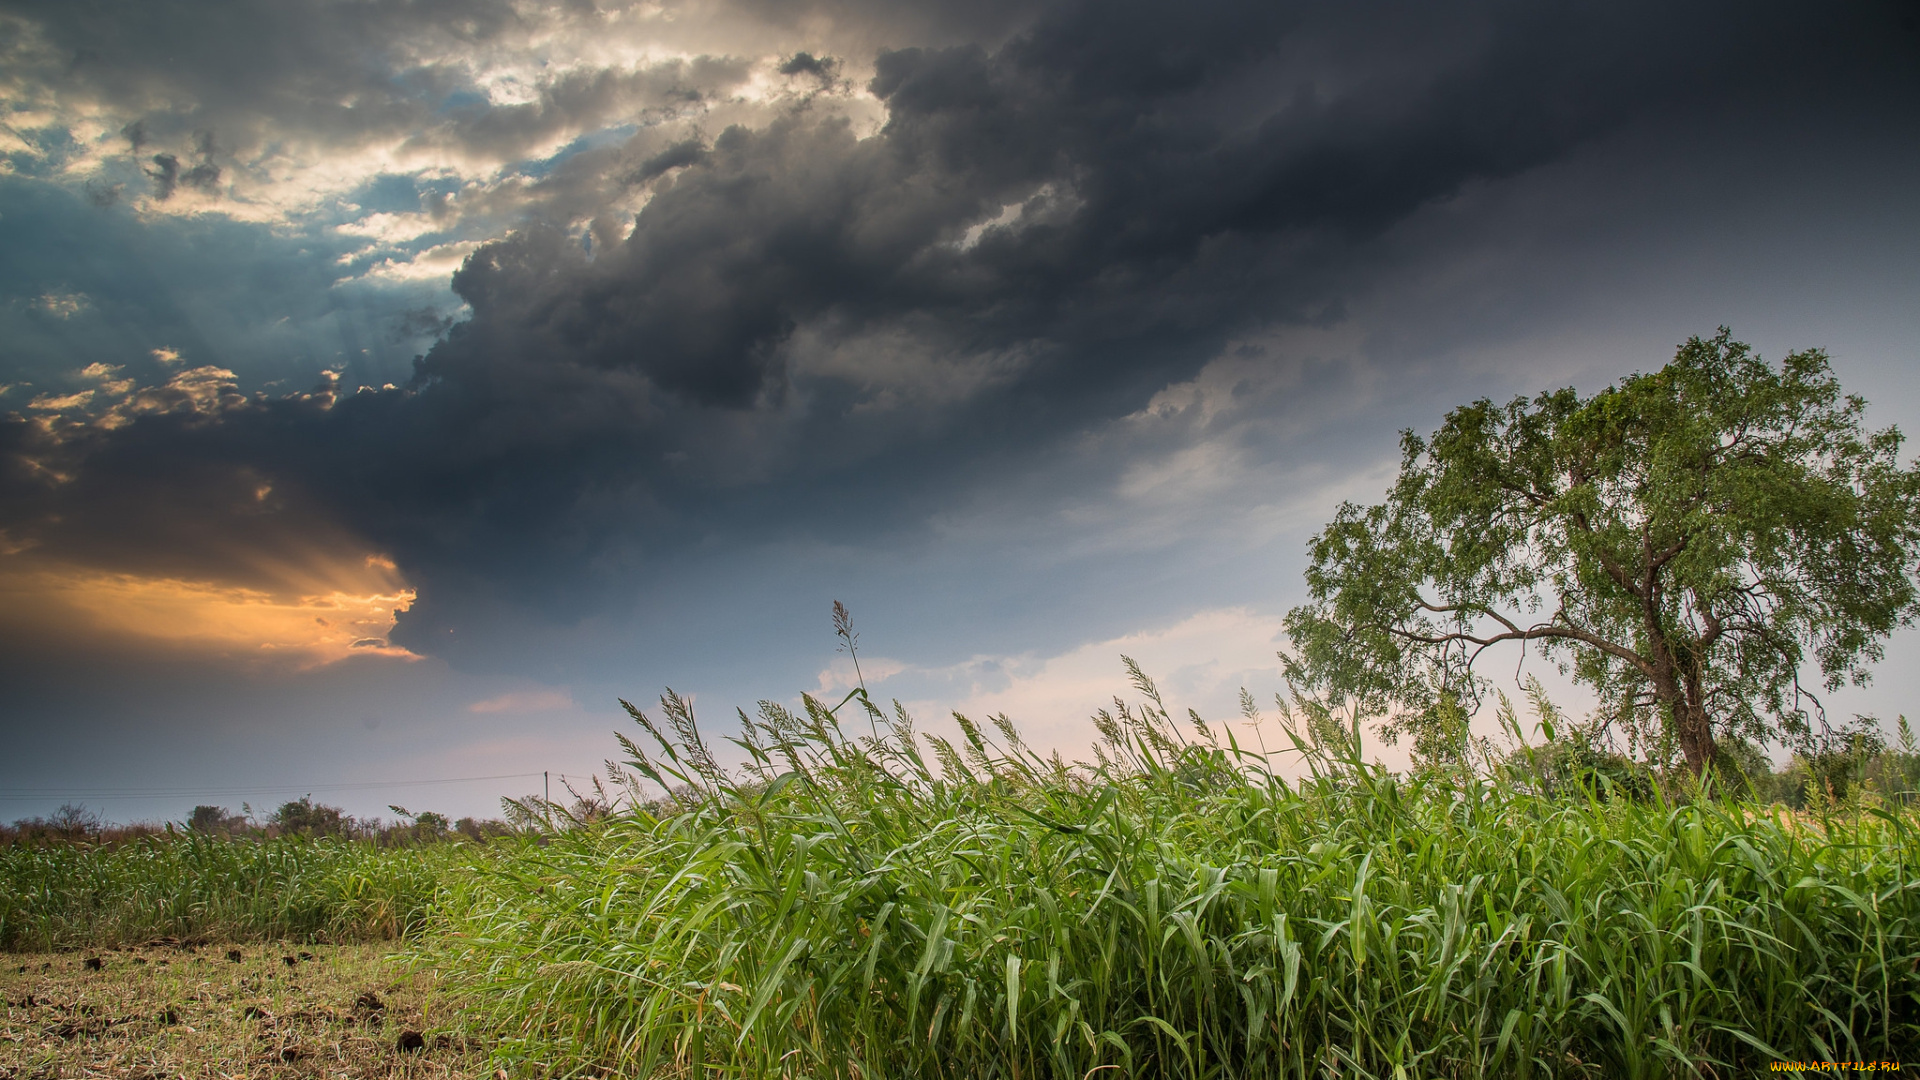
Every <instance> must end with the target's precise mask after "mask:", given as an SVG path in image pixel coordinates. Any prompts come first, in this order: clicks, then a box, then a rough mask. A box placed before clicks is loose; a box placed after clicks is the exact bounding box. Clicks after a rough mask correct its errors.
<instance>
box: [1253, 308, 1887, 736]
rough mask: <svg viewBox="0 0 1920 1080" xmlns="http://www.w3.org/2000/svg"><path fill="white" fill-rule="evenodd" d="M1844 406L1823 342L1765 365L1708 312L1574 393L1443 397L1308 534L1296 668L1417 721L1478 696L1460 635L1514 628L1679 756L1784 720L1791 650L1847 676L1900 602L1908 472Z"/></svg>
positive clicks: (1311, 682) (1798, 711) (1470, 647)
mask: <svg viewBox="0 0 1920 1080" xmlns="http://www.w3.org/2000/svg"><path fill="white" fill-rule="evenodd" d="M1864 409H1865V403H1864V402H1862V401H1861V400H1860V399H1859V398H1857V397H1851V396H1843V395H1842V394H1841V392H1840V387H1839V383H1838V382H1837V381H1836V380H1835V379H1834V377H1833V375H1832V372H1831V369H1830V367H1829V364H1828V361H1827V357H1826V354H1825V353H1823V352H1820V351H1819V350H1808V351H1804V352H1796V353H1790V354H1788V355H1787V356H1786V357H1785V358H1784V359H1783V360H1782V361H1781V362H1780V365H1779V367H1777V368H1776V367H1774V366H1771V365H1769V364H1767V363H1766V362H1764V361H1763V360H1761V359H1760V358H1759V357H1758V356H1756V355H1754V354H1753V353H1752V351H1751V350H1750V349H1749V348H1748V347H1747V346H1746V345H1743V344H1741V343H1739V342H1736V341H1733V340H1732V339H1731V337H1730V335H1729V333H1728V331H1727V330H1726V329H1725V328H1722V329H1721V331H1720V333H1719V334H1718V336H1716V337H1713V338H1711V339H1702V338H1697V337H1696V338H1691V339H1689V340H1688V341H1687V343H1686V344H1685V345H1683V346H1681V347H1680V349H1679V351H1678V352H1677V353H1676V355H1675V356H1674V359H1673V361H1672V362H1671V363H1669V364H1668V365H1667V366H1666V367H1664V368H1662V369H1660V370H1659V371H1656V372H1653V373H1651V374H1643V375H1633V376H1630V377H1628V378H1626V379H1623V380H1622V381H1621V382H1620V383H1619V384H1618V385H1616V386H1612V387H1608V388H1607V389H1605V390H1603V391H1601V392H1600V393H1598V394H1596V395H1594V396H1593V397H1590V398H1582V397H1580V395H1579V394H1577V393H1576V392H1575V391H1573V390H1571V389H1567V390H1558V391H1553V392H1549V393H1543V394H1541V395H1540V396H1538V397H1536V398H1534V399H1533V400H1532V401H1528V400H1526V399H1524V398H1517V399H1515V400H1513V401H1512V402H1510V403H1508V404H1507V405H1505V406H1499V405H1495V404H1494V403H1493V402H1491V401H1488V400H1484V399H1483V400H1481V401H1477V402H1474V403H1473V404H1471V405H1467V406H1463V407H1461V408H1458V409H1455V410H1454V411H1452V412H1451V413H1449V414H1448V415H1447V417H1446V420H1445V423H1444V424H1443V425H1442V426H1441V428H1440V429H1439V430H1438V431H1436V432H1435V433H1434V434H1433V435H1432V437H1431V438H1428V439H1421V438H1419V437H1417V436H1415V435H1414V434H1413V433H1412V432H1411V431H1409V432H1406V433H1404V434H1403V436H1402V446H1401V449H1402V457H1401V468H1400V476H1399V479H1398V481H1397V482H1396V484H1395V485H1394V488H1393V490H1392V491H1391V493H1390V494H1389V496H1388V498H1387V501H1386V502H1385V503H1382V504H1380V505H1377V506H1369V507H1361V506H1356V505H1354V504H1351V503H1348V504H1345V505H1343V506H1341V507H1340V509H1339V511H1338V513H1337V514H1336V515H1335V518H1334V520H1333V522H1332V523H1331V524H1329V525H1328V526H1327V527H1326V529H1325V530H1324V531H1323V532H1322V533H1321V534H1320V535H1319V536H1317V537H1315V538H1314V540H1313V543H1312V547H1311V555H1312V564H1311V567H1310V568H1309V570H1308V572H1307V583H1308V586H1309V589H1310V592H1311V596H1312V602H1311V603H1309V604H1307V605H1305V606H1303V607H1300V608H1297V609H1295V610H1294V611H1293V612H1292V613H1291V614H1290V615H1289V617H1288V629H1289V632H1290V634H1291V636H1292V640H1293V643H1294V650H1295V657H1294V659H1295V660H1296V661H1297V667H1296V675H1297V676H1298V677H1299V678H1300V679H1302V680H1303V681H1304V683H1305V684H1306V685H1308V686H1309V687H1311V688H1312V689H1314V690H1315V691H1318V692H1324V693H1327V694H1330V695H1332V696H1333V697H1334V698H1335V699H1336V700H1340V699H1344V698H1352V699H1353V700H1354V701H1356V702H1357V703H1358V704H1359V706H1360V707H1361V708H1363V709H1364V710H1366V711H1368V712H1369V713H1371V714H1373V715H1376V716H1380V717H1384V718H1386V722H1385V725H1384V732H1385V733H1386V734H1387V735H1388V736H1389V737H1394V736H1397V735H1399V734H1402V733H1412V734H1413V735H1414V736H1415V738H1416V739H1419V738H1420V737H1421V733H1422V732H1423V731H1425V730H1428V729H1431V728H1434V727H1436V726H1439V727H1444V724H1445V718H1446V715H1447V712H1448V710H1449V709H1450V708H1452V709H1457V708H1458V707H1460V703H1463V702H1464V703H1468V704H1472V703H1476V702H1478V700H1479V698H1480V694H1481V692H1482V690H1483V688H1484V687H1483V683H1482V681H1481V680H1480V679H1478V678H1477V677H1476V675H1475V674H1474V670H1473V667H1474V662H1475V660H1476V659H1477V658H1478V657H1479V656H1480V655H1481V653H1482V652H1483V651H1484V650H1486V649H1487V648H1489V647H1491V646H1493V645H1497V644H1500V643H1503V642H1520V643H1532V644H1533V645H1535V646H1537V647H1538V648H1540V649H1541V650H1543V651H1544V652H1545V653H1547V654H1548V655H1550V656H1554V657H1557V658H1558V659H1560V660H1561V661H1563V662H1564V663H1566V664H1567V665H1569V666H1570V668H1571V670H1572V672H1573V673H1574V674H1575V675H1576V676H1577V677H1578V678H1579V679H1580V680H1581V681H1583V682H1585V683H1587V684H1589V685H1591V686H1592V687H1594V688H1595V690H1597V691H1598V692H1599V694H1600V697H1601V701H1602V703H1603V710H1602V715H1603V717H1604V718H1605V719H1606V720H1607V722H1608V723H1609V724H1613V725H1618V726H1619V728H1620V729H1622V730H1623V731H1624V732H1625V733H1626V734H1627V735H1628V736H1629V739H1630V742H1631V744H1632V745H1634V746H1637V747H1638V748H1640V749H1641V750H1643V751H1645V752H1648V753H1650V754H1652V755H1654V756H1655V757H1659V758H1665V757H1666V756H1668V755H1669V754H1671V753H1672V752H1673V751H1675V750H1677V751H1678V752H1679V754H1680V756H1682V757H1683V758H1684V759H1685V761H1686V763H1687V765H1688V766H1689V767H1690V768H1691V769H1692V770H1693V771H1694V772H1696V773H1699V772H1701V771H1702V770H1704V769H1705V768H1706V767H1707V765H1708V764H1709V763H1711V762H1712V760H1713V759H1714V749H1713V748H1714V741H1715V738H1716V737H1736V738H1747V739H1750V740H1754V741H1757V742H1766V741H1771V740H1773V739H1776V738H1779V737H1783V736H1784V737H1807V736H1809V735H1811V734H1812V728H1813V726H1814V725H1813V724H1811V723H1810V716H1809V708H1808V697H1807V695H1806V694H1805V691H1804V688H1803V687H1802V685H1801V683H1800V674H1801V671H1802V668H1803V666H1804V665H1806V664H1807V663H1808V662H1809V661H1812V662H1813V663H1814V664H1815V665H1816V666H1817V667H1818V668H1819V670H1820V672H1821V674H1822V677H1823V682H1824V685H1825V686H1826V687H1827V688H1828V689H1834V688H1838V687H1839V686H1841V685H1843V684H1845V683H1848V682H1852V683H1862V682H1864V681H1865V680H1866V679H1867V675H1868V668H1869V667H1870V665H1871V664H1872V663H1874V662H1875V661H1877V660H1879V659H1880V656H1881V649H1882V643H1883V642H1884V641H1885V640H1886V637H1887V635H1888V634H1889V633H1890V632H1891V631H1892V630H1893V629H1895V628H1896V627H1899V626H1904V625H1909V624H1910V623H1911V622H1912V620H1913V617H1914V615H1915V614H1916V612H1920V594H1917V593H1916V590H1915V585H1914V580H1913V568H1914V565H1915V560H1916V554H1917V553H1920V468H1914V467H1908V468H1904V469H1903V468H1902V467H1901V465H1900V461H1899V456H1898V455H1899V448H1900V443H1901V436H1900V433H1899V432H1898V431H1897V430H1894V429H1892V428H1888V429H1886V430H1883V431H1878V432H1869V431H1866V430H1864V429H1863V427H1862V423H1861V420H1862V415H1863V412H1864ZM1813 711H1814V712H1816V713H1817V706H1816V708H1815V709H1814V710H1813Z"/></svg>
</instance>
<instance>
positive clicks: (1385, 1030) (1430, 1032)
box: [438, 677, 1920, 1080]
mask: <svg viewBox="0 0 1920 1080" xmlns="http://www.w3.org/2000/svg"><path fill="white" fill-rule="evenodd" d="M1140 683H1141V687H1142V689H1143V691H1145V692H1146V693H1147V695H1148V700H1147V702H1146V704H1145V705H1144V706H1142V707H1141V708H1139V709H1138V710H1129V709H1125V708H1122V709H1120V710H1119V711H1118V712H1117V714H1102V718H1101V723H1102V728H1103V731H1104V732H1105V736H1106V743H1105V745H1104V746H1103V748H1102V749H1101V751H1100V764H1099V765H1097V766H1095V767H1069V766H1067V765H1066V764H1064V763H1062V762H1060V761H1059V759H1058V758H1057V757H1055V758H1052V759H1042V758H1041V757H1039V756H1038V755H1036V754H1034V753H1032V752H1031V751H1029V750H1027V749H1026V748H1025V747H1024V746H1023V745H1022V744H1021V743H1020V741H1019V738H1018V734H1017V732H1015V731H1014V729H1013V727H1012V725H1011V724H1007V723H1005V722H1004V720H996V722H995V727H997V729H998V730H997V735H998V738H995V737H994V736H995V734H996V733H995V732H993V731H988V730H983V729H982V728H981V727H980V726H978V725H975V724H973V723H971V722H969V721H967V720H965V719H964V718H961V726H962V730H963V731H964V734H965V737H964V739H963V740H962V741H961V742H960V744H959V745H957V746H956V745H950V744H948V743H946V742H945V741H943V740H940V739H938V738H931V739H929V738H926V737H917V736H916V735H915V734H914V733H913V731H912V725H911V723H910V721H909V718H908V717H907V715H906V714H905V712H904V711H903V710H899V709H898V707H897V706H896V709H895V712H894V714H893V715H892V716H891V717H881V716H880V715H879V713H878V711H877V710H871V709H870V710H869V711H870V713H871V716H870V719H869V720H868V721H863V722H862V723H861V724H860V726H861V727H862V728H867V727H869V726H870V725H871V734H864V733H863V734H860V735H849V734H847V733H846V732H844V731H843V730H842V729H841V726H840V723H839V721H838V720H837V718H836V716H835V714H834V712H833V711H831V710H829V709H827V708H825V707H824V706H823V705H821V704H820V703H818V702H816V701H813V700H812V699H807V700H806V701H805V707H804V710H803V711H802V712H800V713H798V714H794V713H791V712H789V711H788V710H786V709H783V708H781V707H780V706H777V705H772V704H764V703H763V705H762V706H761V710H760V714H759V717H758V718H749V717H747V716H746V715H745V714H744V713H742V714H741V717H740V719H741V732H740V734H739V735H738V736H736V737H735V739H734V740H733V741H734V742H736V743H737V744H738V745H739V746H741V747H742V748H744V749H745V751H746V752H747V754H748V755H749V759H750V765H749V767H748V768H747V769H746V770H745V773H744V776H740V777H736V776H729V775H728V774H727V773H725V772H723V771H722V770H721V769H720V768H719V767H718V766H717V765H716V763H715V761H714V759H713V756H712V754H711V752H710V751H709V749H708V747H707V745H706V744H705V743H704V741H703V740H702V738H701V736H700V733H699V731H698V729H697V728H696V726H695V722H694V717H693V714H692V711H691V709H690V708H689V707H688V706H687V704H686V703H685V702H684V701H683V700H681V699H680V698H678V697H676V696H674V695H673V694H671V692H669V694H668V695H667V696H666V697H665V698H664V699H663V706H664V708H665V711H666V725H665V729H664V730H663V729H662V726H661V725H659V724H656V723H655V722H654V721H652V720H651V719H650V718H648V717H647V716H646V715H645V714H643V713H641V712H640V711H639V710H636V709H633V708H632V706H628V709H629V710H630V711H631V712H632V713H633V715H634V717H635V719H636V720H638V721H639V722H640V723H641V724H642V725H643V726H644V727H645V728H646V730H647V731H648V732H649V733H650V734H651V735H652V736H653V737H654V739H655V741H657V743H658V745H659V750H657V751H651V750H650V751H647V752H643V751H642V750H641V748H640V747H639V746H637V745H634V744H633V743H631V742H627V740H625V739H624V738H623V739H622V741H623V743H626V747H627V750H628V753H629V759H630V760H629V765H630V767H631V768H633V769H635V770H637V771H638V772H639V773H640V774H642V775H645V776H647V777H650V778H652V779H654V780H656V781H659V782H661V783H663V784H666V785H671V786H675V787H678V788H679V790H680V791H681V794H680V795H679V797H678V798H677V799H676V801H675V802H674V803H672V804H670V805H665V806H660V805H656V806H654V807H652V808H646V807H641V808H638V809H636V810H635V811H634V812H632V813H631V814H629V815H627V816H625V817H624V818H622V819H620V820H617V821H615V822H613V823H611V824H609V825H607V826H606V827H604V828H602V829H600V830H597V831H592V832H581V833H575V834H570V835H566V836H562V837H559V838H557V839H556V840H555V841H554V842H553V843H552V844H551V845H550V846H548V847H545V848H538V849H536V848H526V849H522V850H520V851H519V852H518V853H517V854H515V855H514V856H512V857H510V858H506V859H503V860H501V861H500V862H499V863H498V864H497V865H495V866H493V867H491V868H489V869H486V870H483V871H481V872H479V873H477V874H475V875H473V876H470V877H467V878H463V879H462V880H461V881H460V882H459V883H458V884H456V885H455V886H454V889H453V892H452V894H451V895H450V897H449V901H448V905H449V906H448V908H447V918H448V923H449V929H450V930H451V931H453V932H452V934H451V935H449V936H447V937H445V938H442V939H438V940H439V946H438V947H439V949H440V951H439V954H438V960H439V962H440V963H441V964H442V966H443V970H445V971H446V972H447V973H448V974H449V975H451V976H452V978H453V980H454V982H455V984H456V985H457V986H459V987H461V988H462V992H463V993H464V994H465V997H466V1001H467V1003H468V1005H469V1006H470V1008H471V1009H473V1010H474V1015H475V1016H477V1017H480V1018H483V1019H485V1020H486V1021H487V1022H490V1023H491V1024H492V1025H494V1026H495V1027H496V1028H497V1029H498V1030H499V1031H500V1032H502V1033H503V1034H504V1035H505V1036H506V1037H507V1042H506V1043H505V1044H504V1046H505V1050H504V1053H506V1054H507V1055H508V1056H509V1057H519V1058H523V1059H526V1060H527V1062H528V1063H530V1064H535V1065H537V1066H538V1067H541V1068H546V1069H553V1070H557V1071H561V1072H566V1071H584V1070H586V1069H588V1068H590V1067H595V1066H605V1067H613V1068H616V1069H619V1070H621V1071H622V1072H623V1073H624V1074H627V1075H640V1076H655V1075H664V1076H704V1075H709V1074H712V1075H729V1076H735V1075H737V1076H751V1077H763V1076H764V1077H771V1076H835V1077H856V1076H857V1077H860V1078H862V1080H866V1078H874V1077H893V1076H897V1077H926V1076H938V1077H988V1076H1005V1077H1060V1078H1063V1080H1064V1078H1068V1077H1072V1078H1076V1080H1077V1078H1084V1077H1088V1076H1096V1075H1098V1074H1099V1073H1100V1072H1102V1071H1103V1070H1106V1071H1115V1070H1117V1072H1118V1074H1121V1075H1129V1076H1164V1077H1194V1078H1201V1077H1241V1076H1246V1077H1255V1076H1258V1077H1306V1076H1316V1077H1319V1076H1330V1075H1338V1076H1371V1077H1393V1078H1401V1077H1409V1076H1422V1077H1430V1076H1458V1077H1467V1076H1488V1075H1501V1076H1516V1077H1527V1076H1607V1077H1628V1078H1634V1077H1656V1076H1678V1075H1688V1076H1692V1075H1725V1072H1724V1070H1726V1069H1728V1068H1751V1067H1754V1066H1755V1065H1756V1064H1759V1065H1762V1067H1764V1063H1765V1062H1766V1061H1768V1060H1770V1059H1772V1058H1822V1059H1856V1060H1857V1059H1866V1058H1877V1057H1881V1056H1887V1055H1897V1054H1898V1052H1899V1051H1900V1050H1901V1049H1902V1048H1908V1049H1911V1048H1913V1047H1916V1046H1920V974H1916V971H1917V970H1920V931H1917V930H1916V916H1920V882H1917V881H1916V880H1915V872H1914V871H1915V868H1916V867H1920V841H1917V840H1916V832H1915V826H1916V824H1920V822H1917V821H1916V819H1915V818H1914V817H1913V816H1912V815H1911V814H1910V813H1907V812H1904V811H1902V812H1883V811H1875V812H1872V813H1869V814H1865V815H1862V816H1857V817H1853V818H1848V819H1845V820H1841V819H1835V820H1828V821H1820V822H1808V821H1802V820H1798V819H1789V818H1785V817H1773V816H1768V815H1767V814H1765V813H1761V812H1757V811H1756V810H1754V809H1753V808H1751V807H1743V806H1738V805H1731V804H1723V803H1717V802H1711V801H1701V802H1695V803H1691V804H1686V805H1670V804H1667V803H1665V802H1661V801H1657V800H1656V801H1648V802H1635V801H1626V800H1615V801H1601V800H1600V799H1599V798H1598V796H1596V795H1589V796H1587V797H1584V798H1580V799H1577V800H1574V801H1566V800H1558V801H1556V800H1551V799H1548V798H1545V797H1543V796H1539V795H1535V794H1530V793H1528V792H1526V791H1523V790H1519V789H1517V788H1515V787H1514V786H1511V785H1509V784H1504V783H1497V782H1491V781H1486V780H1483V779H1480V778H1477V777H1475V776H1473V775H1470V774H1465V773H1456V774H1451V775H1445V776H1430V777H1426V778H1414V779H1407V778H1402V777H1396V776H1394V775H1391V774H1389V773H1387V772H1385V771H1383V770H1381V769H1380V768H1378V767H1376V766H1372V765H1368V764H1366V763H1364V762H1363V761H1361V760H1360V757H1359V753H1358V749H1357V743H1351V744H1345V745H1341V744H1340V742H1339V739H1338V737H1337V731H1336V734H1335V737H1334V739H1333V742H1334V744H1335V745H1334V746H1333V747H1332V748H1329V747H1328V746H1327V745H1326V741H1325V740H1326V738H1327V736H1326V732H1325V731H1324V730H1323V731H1322V736H1323V742H1322V744H1321V745H1319V746H1316V745H1315V744H1314V743H1313V742H1312V741H1311V740H1309V739H1307V738H1304V737H1302V736H1300V735H1297V734H1293V733H1292V731H1293V729H1292V728H1291V726H1289V728H1288V731H1289V734H1290V737H1291V740H1292V743H1293V745H1294V746H1295V748H1296V749H1297V750H1299V751H1301V752H1303V753H1305V754H1306V756H1307V758H1308V761H1309V764H1310V766H1311V772H1310V774H1309V775H1308V777H1307V778H1306V779H1304V780H1302V781H1298V782H1294V783H1289V782H1287V781H1286V780H1283V779H1282V778H1280V777H1279V776H1276V775H1275V774H1274V773H1272V772H1271V771H1269V770H1268V769H1267V768H1266V767H1265V764H1264V762H1265V759H1264V757H1262V756H1260V755H1251V754H1247V753H1245V752H1243V751H1242V750H1241V749H1240V747H1239V746H1238V745H1237V743H1236V742H1235V740H1234V738H1233V736H1232V735H1231V734H1230V733H1228V734H1227V735H1226V738H1225V739H1224V740H1222V739H1221V738H1219V737H1218V736H1219V733H1218V732H1216V731H1214V730H1211V729H1209V728H1207V727H1206V725H1204V724H1202V723H1200V721H1199V719H1198V717H1193V718H1192V725H1191V727H1192V728H1193V731H1192V734H1191V737H1189V735H1188V733H1187V732H1185V731H1183V730H1181V727H1180V726H1176V725H1175V724H1174V723H1173V722H1172V720H1171V718H1170V717H1169V715H1168V714H1167V711H1166V710H1165V709H1164V708H1163V707H1162V706H1161V705H1160V704H1159V700H1158V695H1157V694H1155V693H1153V688H1152V685H1151V683H1150V682H1147V681H1146V680H1145V679H1144V677H1142V678H1141V679H1140ZM842 704H843V706H844V705H846V703H845V702H843V703H842ZM861 704H864V700H863V699H862V701H861ZM1190 715H1191V714H1190ZM1183 726H1184V725H1183ZM1317 726H1319V727H1320V728H1322V729H1325V728H1327V727H1329V726H1330V725H1326V724H1324V723H1323V724H1319V725H1317ZM935 762H937V763H938V767H936V766H935V764H934V763H935Z"/></svg>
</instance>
